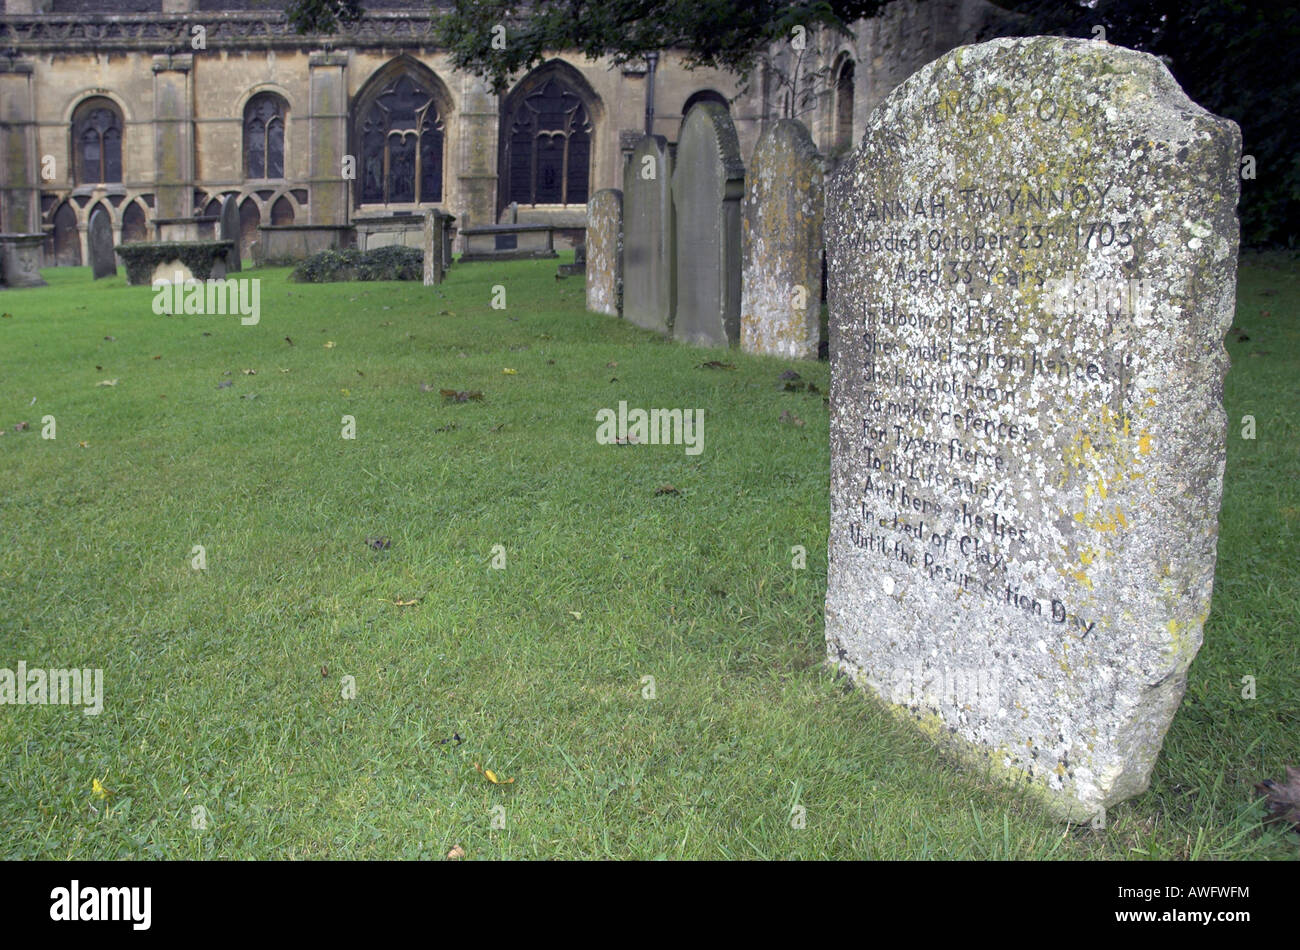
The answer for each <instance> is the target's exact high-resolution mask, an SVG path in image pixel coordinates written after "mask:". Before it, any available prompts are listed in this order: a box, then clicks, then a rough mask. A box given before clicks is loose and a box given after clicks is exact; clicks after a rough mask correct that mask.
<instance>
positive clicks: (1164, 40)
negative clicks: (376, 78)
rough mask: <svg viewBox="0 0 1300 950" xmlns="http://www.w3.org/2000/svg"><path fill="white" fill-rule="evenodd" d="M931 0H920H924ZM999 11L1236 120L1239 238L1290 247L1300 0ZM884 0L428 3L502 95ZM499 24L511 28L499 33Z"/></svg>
mask: <svg viewBox="0 0 1300 950" xmlns="http://www.w3.org/2000/svg"><path fill="white" fill-rule="evenodd" d="M918 2H922V3H924V2H925V0H918ZM993 2H994V3H995V4H996V6H998V7H1000V8H1001V9H1002V11H1003V13H1002V15H1001V16H999V17H997V18H996V22H995V23H994V25H993V26H992V27H991V28H990V29H988V30H987V31H986V32H985V35H984V36H982V37H981V39H991V38H992V37H994V36H1032V35H1036V34H1056V35H1064V36H1079V37H1085V38H1090V39H1091V38H1100V37H1098V34H1097V31H1096V27H1102V28H1104V30H1105V34H1104V38H1105V39H1106V40H1107V41H1108V42H1110V43H1113V44H1115V45H1118V46H1127V47H1130V48H1132V49H1137V50H1142V51H1144V52H1149V53H1153V54H1155V55H1157V56H1161V57H1162V58H1163V59H1164V60H1165V62H1166V63H1168V64H1169V68H1170V70H1171V71H1172V72H1173V74H1174V76H1175V78H1177V80H1178V81H1179V83H1181V84H1182V86H1183V88H1184V89H1185V90H1186V91H1187V94H1188V95H1189V96H1191V97H1192V99H1193V100H1195V101H1196V102H1198V103H1200V104H1201V105H1202V106H1204V107H1205V108H1207V109H1209V110H1210V111H1211V112H1215V113H1217V114H1219V115H1223V116H1227V117H1228V118H1230V119H1232V120H1234V121H1235V122H1237V124H1238V125H1240V126H1241V131H1242V142H1243V151H1244V152H1245V154H1247V155H1251V156H1253V157H1254V159H1255V175H1256V177H1255V178H1254V179H1247V180H1244V181H1243V182H1242V199H1241V223H1242V240H1243V242H1244V243H1246V244H1248V245H1255V246H1265V245H1279V244H1283V245H1292V246H1294V245H1295V244H1296V243H1297V235H1300V153H1297V151H1296V150H1295V148H1294V145H1293V136H1292V135H1291V134H1290V133H1291V129H1292V125H1293V124H1294V123H1295V122H1296V118H1297V117H1300V56H1298V55H1297V51H1298V50H1300V6H1298V5H1297V4H1296V3H1293V2H1288V0H993ZM362 3H363V0H289V7H288V12H289V19H290V22H291V23H293V24H294V26H295V27H296V28H297V29H298V30H299V31H300V32H316V33H330V32H334V31H335V30H337V29H338V28H339V27H340V26H346V25H349V24H351V23H355V22H356V21H357V20H358V19H359V18H360V17H361V16H362V15H363V12H364V11H363V10H362ZM888 3H889V0H820V2H817V0H810V2H800V3H778V2H772V0H552V2H530V3H520V2H511V0H443V2H439V3H437V4H436V6H435V5H433V4H432V3H431V10H432V16H433V22H434V25H435V29H436V35H437V40H438V43H439V45H440V46H443V47H444V48H446V49H447V50H448V51H449V53H450V54H451V58H452V62H453V63H454V65H455V66H456V68H458V69H461V70H465V71H468V72H471V73H474V74H476V75H479V76H482V77H484V78H485V79H487V80H488V81H489V82H491V84H492V86H493V88H494V89H495V90H496V91H497V92H502V91H504V90H505V89H507V88H509V86H510V84H511V82H512V81H513V80H514V79H517V78H518V77H519V76H521V75H523V74H524V73H525V72H526V71H527V70H529V69H531V68H532V67H534V66H536V65H537V64H539V63H541V62H543V61H544V60H545V59H546V57H547V55H548V54H550V53H554V52H555V51H557V50H572V51H577V52H580V53H584V54H586V55H587V56H590V57H593V58H595V57H601V56H610V57H612V58H613V59H614V60H615V61H616V62H626V61H628V60H636V59H639V58H641V57H643V56H644V55H645V54H646V53H649V52H654V51H661V50H669V49H671V50H676V51H678V52H681V53H684V54H685V56H686V59H687V62H688V64H689V65H693V66H712V67H717V68H721V69H725V70H728V71H731V72H733V73H736V74H738V75H740V76H742V77H743V76H746V75H747V74H748V73H749V72H750V70H751V69H752V68H753V66H754V65H755V64H756V63H757V62H758V60H759V59H760V57H761V56H762V55H763V53H764V52H765V51H766V50H768V48H769V47H770V46H771V44H773V43H776V42H778V41H781V40H784V39H789V38H790V36H791V31H792V30H793V28H794V27H795V26H804V27H806V28H808V29H809V30H811V29H812V28H813V27H815V26H826V27H830V28H832V29H837V30H841V31H845V32H848V30H849V25H850V24H852V23H853V22H854V21H855V20H857V19H859V18H865V17H871V16H874V15H876V14H877V13H879V12H880V11H881V10H882V9H883V8H884V7H885V6H887V5H888ZM501 27H504V33H503V32H502V30H501V29H500V28H501Z"/></svg>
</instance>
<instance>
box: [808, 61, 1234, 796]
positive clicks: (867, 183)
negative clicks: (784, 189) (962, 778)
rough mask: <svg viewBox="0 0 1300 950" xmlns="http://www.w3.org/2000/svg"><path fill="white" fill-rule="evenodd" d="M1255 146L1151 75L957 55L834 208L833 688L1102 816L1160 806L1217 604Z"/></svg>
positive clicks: (1137, 64) (1148, 66)
mask: <svg viewBox="0 0 1300 950" xmlns="http://www.w3.org/2000/svg"><path fill="white" fill-rule="evenodd" d="M1240 148H1241V144H1240V135H1239V133H1238V131H1237V127H1236V126H1235V125H1234V124H1233V123H1232V122H1229V121H1227V120H1225V119H1221V118H1218V117H1216V116H1214V115H1211V114H1210V113H1208V112H1206V111H1205V110H1203V109H1201V108H1200V107H1199V106H1197V105H1196V104H1195V103H1193V102H1192V101H1190V100H1189V99H1188V98H1187V96H1186V95H1185V94H1184V93H1183V91H1182V89H1180V88H1179V86H1178V84H1177V83H1176V82H1175V81H1174V79H1173V77H1172V76H1171V75H1170V74H1169V71H1168V70H1167V69H1166V68H1165V67H1164V65H1163V64H1162V63H1161V62H1160V61H1159V60H1158V59H1155V58H1154V57H1152V56H1149V55H1146V54H1143V53H1137V52H1134V51H1132V50H1128V49H1122V48H1120V47H1114V46H1110V45H1107V44H1105V43H1100V42H1094V41H1088V40H1074V39H1058V38H1052V37H1035V38H1030V39H1003V40H995V41H993V42H990V43H985V44H982V45H978V46H968V47H963V48H960V49H957V50H954V51H952V52H951V53H948V54H947V55H945V56H943V57H941V58H940V59H938V60H936V61H935V62H933V63H931V64H929V65H928V66H926V67H924V68H923V69H921V70H920V71H918V72H917V73H916V74H915V75H913V76H912V77H911V78H910V79H908V80H907V81H906V82H904V83H903V84H902V85H901V86H899V87H898V88H897V89H896V90H894V92H892V93H891V94H890V95H889V96H888V97H887V98H886V99H885V100H884V102H883V103H882V104H881V105H880V106H879V107H878V108H877V109H876V110H875V111H874V112H873V113H872V116H871V119H870V121H869V123H868V129H867V131H866V135H865V137H864V140H863V144H862V146H861V147H860V148H859V149H858V150H857V151H856V153H855V154H854V155H853V156H852V158H851V159H850V161H849V162H848V163H847V166H846V167H845V169H844V170H843V171H842V173H839V174H837V175H836V176H835V178H834V179H833V181H832V183H831V187H830V190H829V193H828V196H827V206H826V207H827V252H828V254H827V256H828V264H829V269H830V300H831V316H830V327H831V329H830V334H831V339H830V352H831V421H830V426H831V526H830V544H829V548H830V550H829V555H830V564H829V576H828V589H827V596H826V637H827V646H828V649H829V653H830V658H831V660H832V662H836V663H838V664H839V665H840V667H841V669H843V670H845V671H846V672H848V673H849V675H850V676H851V677H852V678H853V679H854V680H856V681H858V682H859V683H863V684H867V685H869V686H870V687H871V688H872V689H873V690H875V691H876V692H877V693H878V694H879V695H881V696H882V697H883V698H884V699H885V700H887V701H888V702H890V703H893V704H896V705H897V706H899V707H903V708H905V709H906V710H908V711H910V713H911V714H912V715H913V716H914V717H916V718H917V719H918V720H919V721H920V722H921V723H922V725H923V727H924V728H925V729H926V730H927V731H929V732H930V733H931V734H934V735H939V736H944V737H949V738H951V740H953V742H954V745H955V747H956V748H958V749H960V750H963V751H964V752H965V753H967V754H968V755H969V756H970V757H971V758H973V759H975V760H978V761H982V762H983V765H984V767H991V770H992V772H993V774H997V775H1001V776H1003V777H1006V778H1007V779H1008V780H1011V781H1016V782H1019V783H1023V785H1024V787H1026V788H1027V789H1029V790H1031V791H1032V792H1033V793H1034V794H1035V795H1036V796H1037V797H1039V798H1041V799H1042V800H1043V801H1045V802H1046V803H1047V804H1048V805H1049V806H1050V807H1051V808H1052V809H1053V810H1054V811H1056V813H1057V814H1059V815H1061V816H1063V817H1067V818H1069V819H1071V820H1083V819H1088V818H1093V819H1095V818H1096V817H1098V816H1099V815H1104V809H1105V808H1106V807H1108V806H1110V805H1112V804H1114V803H1116V802H1119V801H1122V800H1124V799H1126V798H1129V797H1132V796H1134V795H1137V794H1139V793H1141V792H1142V791H1143V790H1145V789H1146V787H1147V784H1148V782H1149V779H1150V774H1151V770H1152V767H1153V765H1154V762H1155V759H1156V756H1157V754H1158V753H1159V749H1160V745H1161V743H1162V741H1163V738H1164V735H1165V732H1166V730H1167V729H1168V727H1169V724H1170V721H1171V719H1172V717H1173V715H1174V713H1175V711H1176V710H1177V708H1178V704H1179V702H1180V701H1181V698H1182V695H1183V691H1184V689H1185V687H1186V682H1187V669H1188V666H1189V664H1190V663H1191V662H1192V658H1193V657H1195V655H1196V652H1197V650H1198V649H1199V647H1200V645H1201V639H1202V627H1203V624H1204V623H1205V618H1206V616H1207V615H1208V613H1209V610H1210V594H1211V590H1212V588H1213V583H1214V562H1215V546H1216V540H1217V537H1218V512H1219V501H1220V496H1221V494H1222V489H1223V472H1224V458H1225V438H1226V417H1225V414H1224V411H1223V407H1222V405H1221V399H1222V392H1223V379H1224V373H1225V372H1226V371H1227V368H1228V358H1227V355H1226V353H1225V351H1224V348H1223V342H1222V341H1223V336H1224V333H1225V331H1226V330H1227V329H1228V326H1229V324H1230V323H1231V320H1232V315H1233V303H1234V300H1233V298H1234V293H1235V270H1236V259H1237V242H1238V231H1237V220H1236V215H1235V208H1236V203H1237V196H1238V190H1239V186H1240V182H1239V180H1238V178H1237V167H1238V160H1239V157H1240Z"/></svg>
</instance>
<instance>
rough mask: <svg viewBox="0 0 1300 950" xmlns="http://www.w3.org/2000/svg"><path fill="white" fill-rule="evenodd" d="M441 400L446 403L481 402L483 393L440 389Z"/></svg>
mask: <svg viewBox="0 0 1300 950" xmlns="http://www.w3.org/2000/svg"><path fill="white" fill-rule="evenodd" d="M438 392H440V393H442V398H444V399H446V400H447V401H448V402H469V401H470V400H471V399H477V400H480V401H482V399H483V393H481V392H480V391H479V390H477V389H440V390H438Z"/></svg>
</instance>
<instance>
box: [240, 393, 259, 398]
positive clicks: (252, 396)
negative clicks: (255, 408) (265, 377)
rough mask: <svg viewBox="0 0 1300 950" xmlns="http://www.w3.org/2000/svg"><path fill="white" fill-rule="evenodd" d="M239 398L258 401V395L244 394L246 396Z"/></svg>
mask: <svg viewBox="0 0 1300 950" xmlns="http://www.w3.org/2000/svg"><path fill="white" fill-rule="evenodd" d="M239 398H240V399H256V398H257V393H244V394H243V395H242V396H240V397H239Z"/></svg>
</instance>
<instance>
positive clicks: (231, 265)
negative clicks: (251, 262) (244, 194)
mask: <svg viewBox="0 0 1300 950" xmlns="http://www.w3.org/2000/svg"><path fill="white" fill-rule="evenodd" d="M236 197H237V196H236V195H227V196H226V200H225V201H223V202H221V227H220V228H219V229H218V232H217V238H218V239H219V240H222V241H230V242H231V245H230V253H229V254H227V255H226V273H228V274H233V273H235V271H237V270H240V269H241V267H242V266H243V262H242V261H241V260H240V259H239V241H240V237H241V235H240V224H239V203H238V202H237V201H236V200H235V199H236Z"/></svg>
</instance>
